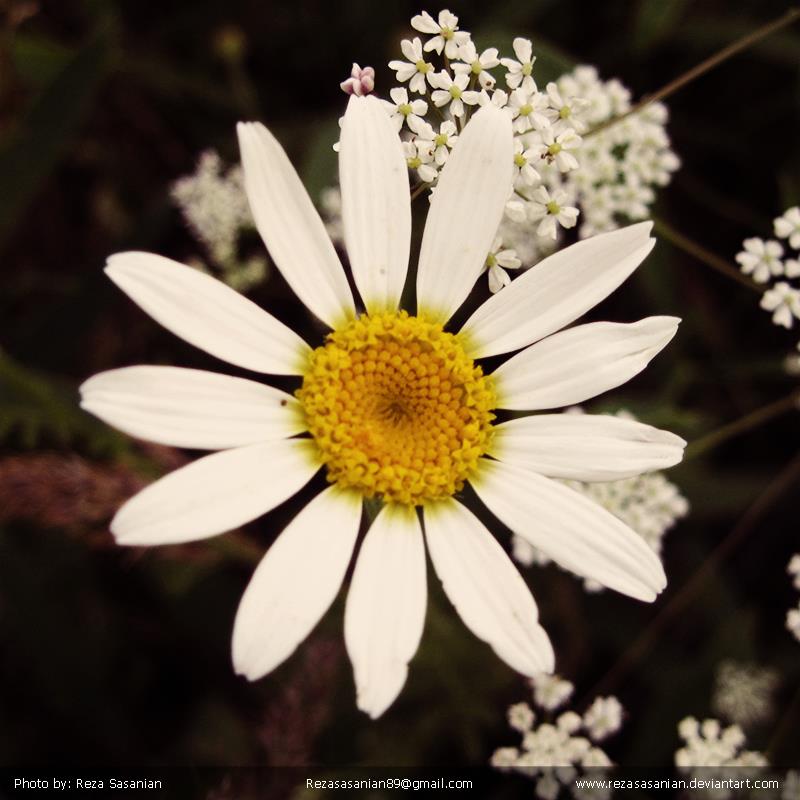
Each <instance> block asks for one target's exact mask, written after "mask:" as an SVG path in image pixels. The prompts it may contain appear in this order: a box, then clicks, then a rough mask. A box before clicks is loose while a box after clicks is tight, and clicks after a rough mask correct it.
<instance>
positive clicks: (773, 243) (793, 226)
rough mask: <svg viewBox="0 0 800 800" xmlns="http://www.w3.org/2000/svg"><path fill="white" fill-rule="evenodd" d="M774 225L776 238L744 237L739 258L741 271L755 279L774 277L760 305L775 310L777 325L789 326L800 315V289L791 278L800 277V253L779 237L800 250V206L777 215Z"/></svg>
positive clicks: (774, 319) (766, 280) (774, 315)
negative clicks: (788, 249)
mask: <svg viewBox="0 0 800 800" xmlns="http://www.w3.org/2000/svg"><path fill="white" fill-rule="evenodd" d="M773 229H774V231H775V236H776V237H777V238H776V239H767V240H765V239H761V238H759V237H757V236H754V237H751V238H749V239H745V240H744V242H742V250H741V251H740V252H739V253H737V254H736V261H737V262H738V264H739V267H740V268H741V270H742V272H743V273H744V274H745V275H749V276H750V277H752V279H753V280H754V281H755V282H756V283H763V284H768V283H770V281H773V280H774V283H772V285H771V286H769V288H767V289H766V291H765V292H764V294H763V296H762V298H761V308H763V309H764V310H765V311H768V312H769V313H770V314H772V322H773V323H774V324H775V325H780V326H781V327H782V328H787V329H789V328H792V327H793V326H794V321H795V320H796V319H800V289H798V288H797V287H796V286H795V285H793V284H792V283H790V282H789V281H790V280H792V279H794V278H798V277H800V254H799V253H797V252H794V253H792V252H788V253H787V252H786V250H785V249H784V245H783V244H781V242H779V241H778V239H786V240H788V241H787V242H786V244H787V246H788V247H789V248H791V249H792V250H795V251H800V207H798V206H793V207H792V208H789V209H787V210H786V211H785V212H784V213H783V214H782V215H781V216H780V217H776V218H775V219H774V220H773ZM777 278H781V279H782V280H775V279H777ZM787 278H788V279H789V280H786V279H787Z"/></svg>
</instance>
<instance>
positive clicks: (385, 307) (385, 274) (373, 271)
mask: <svg viewBox="0 0 800 800" xmlns="http://www.w3.org/2000/svg"><path fill="white" fill-rule="evenodd" d="M339 179H340V182H341V186H342V221H343V223H344V238H345V244H346V246H347V254H348V256H349V258H350V266H351V267H352V270H353V277H354V278H355V282H356V286H358V291H359V292H360V294H361V297H362V299H363V300H364V304H365V305H366V307H367V310H368V311H370V312H376V311H392V310H394V309H396V308H397V306H398V304H399V303H400V295H401V294H402V292H403V285H404V284H405V281H406V272H407V270H408V255H409V249H410V247H411V199H410V198H411V193H410V189H409V185H408V169H407V168H406V159H405V156H404V155H403V147H402V144H401V143H400V137H399V136H398V135H397V131H396V130H395V129H394V126H393V125H392V124H391V122H390V120H389V118H388V117H387V116H386V114H385V112H384V111H383V109H382V108H381V104H380V102H379V101H378V100H377V99H376V98H374V97H372V96H369V97H351V98H350V102H349V103H348V104H347V112H346V113H345V115H344V122H343V123H342V137H341V150H340V152H339Z"/></svg>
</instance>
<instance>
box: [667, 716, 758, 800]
mask: <svg viewBox="0 0 800 800" xmlns="http://www.w3.org/2000/svg"><path fill="white" fill-rule="evenodd" d="M678 735H679V736H680V738H681V739H683V742H684V744H683V747H681V748H679V749H678V750H677V751H676V753H675V766H677V767H678V768H679V769H680V770H681V771H682V772H683V773H684V774H686V775H688V776H690V777H692V778H698V779H702V780H703V781H704V784H703V786H704V788H703V789H702V790H700V791H698V792H696V793H695V796H697V797H703V798H708V799H710V800H727V798H729V797H732V796H733V795H734V789H733V788H731V786H730V781H727V780H726V779H727V778H731V772H730V769H731V768H737V769H736V772H735V773H734V775H735V778H736V779H741V778H743V777H745V776H746V774H747V772H746V770H747V768H748V767H749V768H756V769H758V768H763V767H766V766H768V762H767V759H766V756H764V754H763V753H759V752H757V751H755V750H745V749H744V747H745V744H746V739H745V735H744V732H743V731H742V729H741V728H740V727H739V726H738V725H730V726H729V727H727V728H723V727H722V725H721V724H720V723H719V721H718V720H716V719H705V720H703V722H699V721H698V720H697V719H695V718H694V717H686V718H685V719H683V720H681V722H680V723H679V724H678ZM709 768H712V769H709ZM713 768H717V769H718V770H719V771H718V772H715V771H714V769H713ZM743 770H744V771H743Z"/></svg>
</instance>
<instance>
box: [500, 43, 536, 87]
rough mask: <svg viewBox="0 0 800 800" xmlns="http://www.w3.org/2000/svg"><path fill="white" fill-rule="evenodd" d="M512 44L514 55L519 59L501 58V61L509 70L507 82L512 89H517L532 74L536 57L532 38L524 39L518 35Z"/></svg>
mask: <svg viewBox="0 0 800 800" xmlns="http://www.w3.org/2000/svg"><path fill="white" fill-rule="evenodd" d="M512 46H513V48H514V55H516V57H517V59H518V60H514V59H513V58H501V59H500V63H501V64H502V65H503V66H504V67H505V68H506V69H507V70H508V72H506V84H507V85H508V87H509V88H510V89H516V88H517V87H518V86H519V85H520V84H521V83H522V81H523V80H524V79H525V78H529V77H530V76H531V73H532V71H533V62H534V61H536V59H535V58H534V56H533V45H532V44H531V40H530V39H523V38H522V37H521V36H518V37H517V38H516V39H514V41H513V43H512Z"/></svg>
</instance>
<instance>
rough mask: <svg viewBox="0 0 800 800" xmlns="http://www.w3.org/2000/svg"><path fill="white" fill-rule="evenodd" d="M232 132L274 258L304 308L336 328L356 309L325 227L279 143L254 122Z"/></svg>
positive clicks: (260, 226)
mask: <svg viewBox="0 0 800 800" xmlns="http://www.w3.org/2000/svg"><path fill="white" fill-rule="evenodd" d="M236 130H237V132H238V134H239V148H240V150H241V154H242V167H243V169H244V185H245V190H246V192H247V199H248V200H249V202H250V210H251V212H252V214H253V219H254V220H255V223H256V227H257V228H258V232H259V234H261V238H262V239H263V240H264V244H265V245H266V246H267V250H269V254H270V255H271V256H272V260H273V261H274V262H275V265H276V266H277V267H278V269H279V270H280V272H281V274H282V275H283V277H284V278H285V279H286V282H287V283H288V284H289V286H291V288H292V291H293V292H294V293H295V294H296V295H297V296H298V297H299V298H300V300H302V302H303V303H304V304H305V306H306V307H307V308H308V309H309V310H310V311H311V312H312V313H313V314H316V316H317V317H319V318H320V319H321V320H322V321H323V322H325V323H326V324H327V325H330V326H331V327H332V328H333V327H336V326H337V325H339V324H341V323H342V322H344V321H345V320H346V319H349V318H352V317H353V316H355V305H354V304H353V295H352V293H351V292H350V287H349V286H348V284H347V277H346V276H345V273H344V268H343V267H342V263H341V261H339V256H338V255H336V250H334V247H333V244H332V243H331V240H330V237H329V236H328V234H327V232H326V231H325V225H324V223H323V222H322V220H321V219H320V216H319V214H318V213H317V210H316V209H315V208H314V204H313V203H312V202H311V198H310V197H309V196H308V193H307V192H306V190H305V188H304V187H303V184H302V182H301V180H300V178H299V177H298V175H297V172H295V169H294V167H293V166H292V164H291V162H290V161H289V158H288V156H287V155H286V153H285V152H284V150H283V148H282V147H281V145H280V143H279V142H278V140H277V139H276V138H275V137H274V136H273V135H272V134H271V133H270V132H269V131H268V130H267V129H266V128H265V127H264V126H263V125H261V124H260V123H258V122H250V123H244V122H240V123H239V124H238V125H237V126H236Z"/></svg>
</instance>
